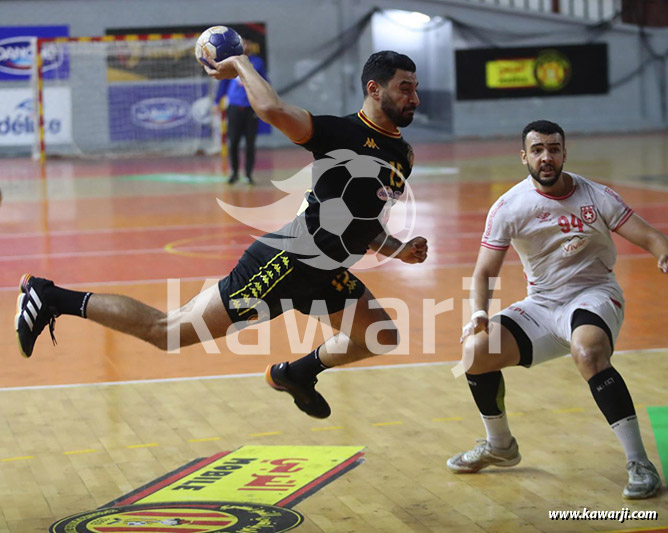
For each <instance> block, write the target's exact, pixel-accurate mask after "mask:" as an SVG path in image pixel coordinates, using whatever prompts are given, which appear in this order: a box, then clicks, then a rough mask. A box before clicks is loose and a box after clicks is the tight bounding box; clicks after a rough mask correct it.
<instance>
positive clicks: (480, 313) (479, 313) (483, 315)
mask: <svg viewBox="0 0 668 533" xmlns="http://www.w3.org/2000/svg"><path fill="white" fill-rule="evenodd" d="M476 318H484V319H488V318H489V317H488V316H487V311H485V310H484V309H481V310H480V311H476V312H475V313H473V314H472V315H471V322H473V321H474V320H475V319H476Z"/></svg>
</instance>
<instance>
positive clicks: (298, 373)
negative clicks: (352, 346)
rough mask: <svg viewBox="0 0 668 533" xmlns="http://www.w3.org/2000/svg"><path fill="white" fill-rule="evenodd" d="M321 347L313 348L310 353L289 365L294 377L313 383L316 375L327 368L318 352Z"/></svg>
mask: <svg viewBox="0 0 668 533" xmlns="http://www.w3.org/2000/svg"><path fill="white" fill-rule="evenodd" d="M319 351H320V347H318V348H316V349H315V350H313V351H312V352H311V353H310V354H308V355H305V356H304V357H302V358H301V359H297V360H296V361H293V362H292V363H290V365H289V367H288V368H289V373H290V375H291V376H292V378H293V379H295V380H297V381H302V382H304V383H312V382H313V381H314V380H315V377H316V376H317V375H318V374H320V372H322V371H323V370H327V368H328V367H327V366H325V365H324V364H322V361H320V357H319V355H318V352H319Z"/></svg>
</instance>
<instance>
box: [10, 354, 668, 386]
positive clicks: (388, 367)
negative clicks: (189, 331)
mask: <svg viewBox="0 0 668 533" xmlns="http://www.w3.org/2000/svg"><path fill="white" fill-rule="evenodd" d="M665 351H668V347H666V348H650V349H646V350H620V351H618V352H615V355H627V354H632V353H633V354H648V353H657V352H665ZM566 357H568V356H566ZM459 362H460V361H434V362H432V363H406V364H398V365H378V366H358V367H353V368H330V369H328V371H327V372H328V373H330V372H360V371H364V370H394V369H406V368H420V367H433V366H447V365H456V364H457V363H459ZM263 376H264V372H253V373H248V374H223V375H219V376H190V377H183V378H162V379H137V380H130V381H103V382H101V383H70V384H66V385H30V386H26V387H2V388H0V392H8V391H25V390H46V389H74V388H79V387H109V386H114V385H143V384H152V383H175V382H181V381H198V380H210V379H237V378H256V377H263Z"/></svg>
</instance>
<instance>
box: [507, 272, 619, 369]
mask: <svg viewBox="0 0 668 533" xmlns="http://www.w3.org/2000/svg"><path fill="white" fill-rule="evenodd" d="M577 309H583V310H585V311H589V312H591V313H594V314H595V315H598V316H599V317H600V318H601V319H602V320H603V321H604V322H605V324H606V325H607V326H608V328H609V329H610V333H611V334H612V339H613V341H615V340H616V339H617V335H619V330H620V328H621V327H622V322H623V321H624V297H623V296H622V293H621V290H620V289H619V286H618V285H616V284H615V285H598V286H596V287H593V288H591V289H585V290H583V291H582V292H580V293H578V294H577V296H575V297H574V298H572V299H570V300H569V301H568V302H566V303H559V302H553V301H549V300H545V299H542V298H540V297H535V296H529V297H527V298H525V299H524V300H521V301H519V302H515V303H514V304H512V305H510V306H508V307H506V308H505V309H504V310H502V311H501V312H500V313H498V314H497V315H495V316H496V317H499V315H505V316H507V317H509V318H511V319H512V320H513V321H514V322H516V323H517V325H518V326H519V327H520V328H522V331H524V333H526V335H527V337H529V340H530V341H531V344H532V347H533V360H532V361H531V363H530V364H527V365H526V366H534V365H537V364H540V363H543V362H545V361H549V360H550V359H555V358H556V357H561V356H563V355H567V354H569V353H570V351H571V320H572V317H573V313H574V312H575V311H576V310H577ZM497 321H498V318H497Z"/></svg>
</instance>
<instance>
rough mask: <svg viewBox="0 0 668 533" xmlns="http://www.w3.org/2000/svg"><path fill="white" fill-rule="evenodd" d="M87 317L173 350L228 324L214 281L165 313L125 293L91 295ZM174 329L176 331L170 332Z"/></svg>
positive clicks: (218, 334) (217, 332)
mask: <svg viewBox="0 0 668 533" xmlns="http://www.w3.org/2000/svg"><path fill="white" fill-rule="evenodd" d="M87 317H88V319H89V320H92V321H93V322H97V323H98V324H101V325H103V326H105V327H108V328H111V329H115V330H116V331H120V332H122V333H126V334H128V335H132V336H134V337H138V338H140V339H142V340H144V341H146V342H149V343H151V344H153V345H154V346H157V347H158V348H160V349H161V350H168V349H169V350H175V349H178V348H181V347H184V346H190V345H192V344H197V343H199V342H203V341H207V340H210V339H216V338H219V337H223V336H225V335H226V334H227V331H228V328H229V327H230V326H231V325H232V321H231V320H230V317H229V315H228V313H227V310H226V309H225V306H224V305H223V301H222V299H221V297H220V293H219V291H218V285H217V284H216V285H213V286H211V287H209V288H208V289H205V290H204V291H202V292H201V293H199V294H197V295H196V296H195V297H193V298H192V299H191V300H190V301H189V302H188V303H186V304H185V305H184V306H182V307H180V308H178V309H174V310H171V311H169V312H167V313H164V312H163V311H159V310H158V309H155V308H153V307H151V306H148V305H146V304H144V303H142V302H140V301H138V300H135V299H134V298H130V297H128V296H122V295H116V294H93V295H92V296H91V297H90V300H89V302H88V309H87ZM204 326H206V327H204ZM175 328H176V329H178V332H174V329H175ZM170 330H172V331H171V336H170ZM174 333H176V334H174ZM170 338H171V339H172V342H171V343H170ZM170 344H171V345H170Z"/></svg>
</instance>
